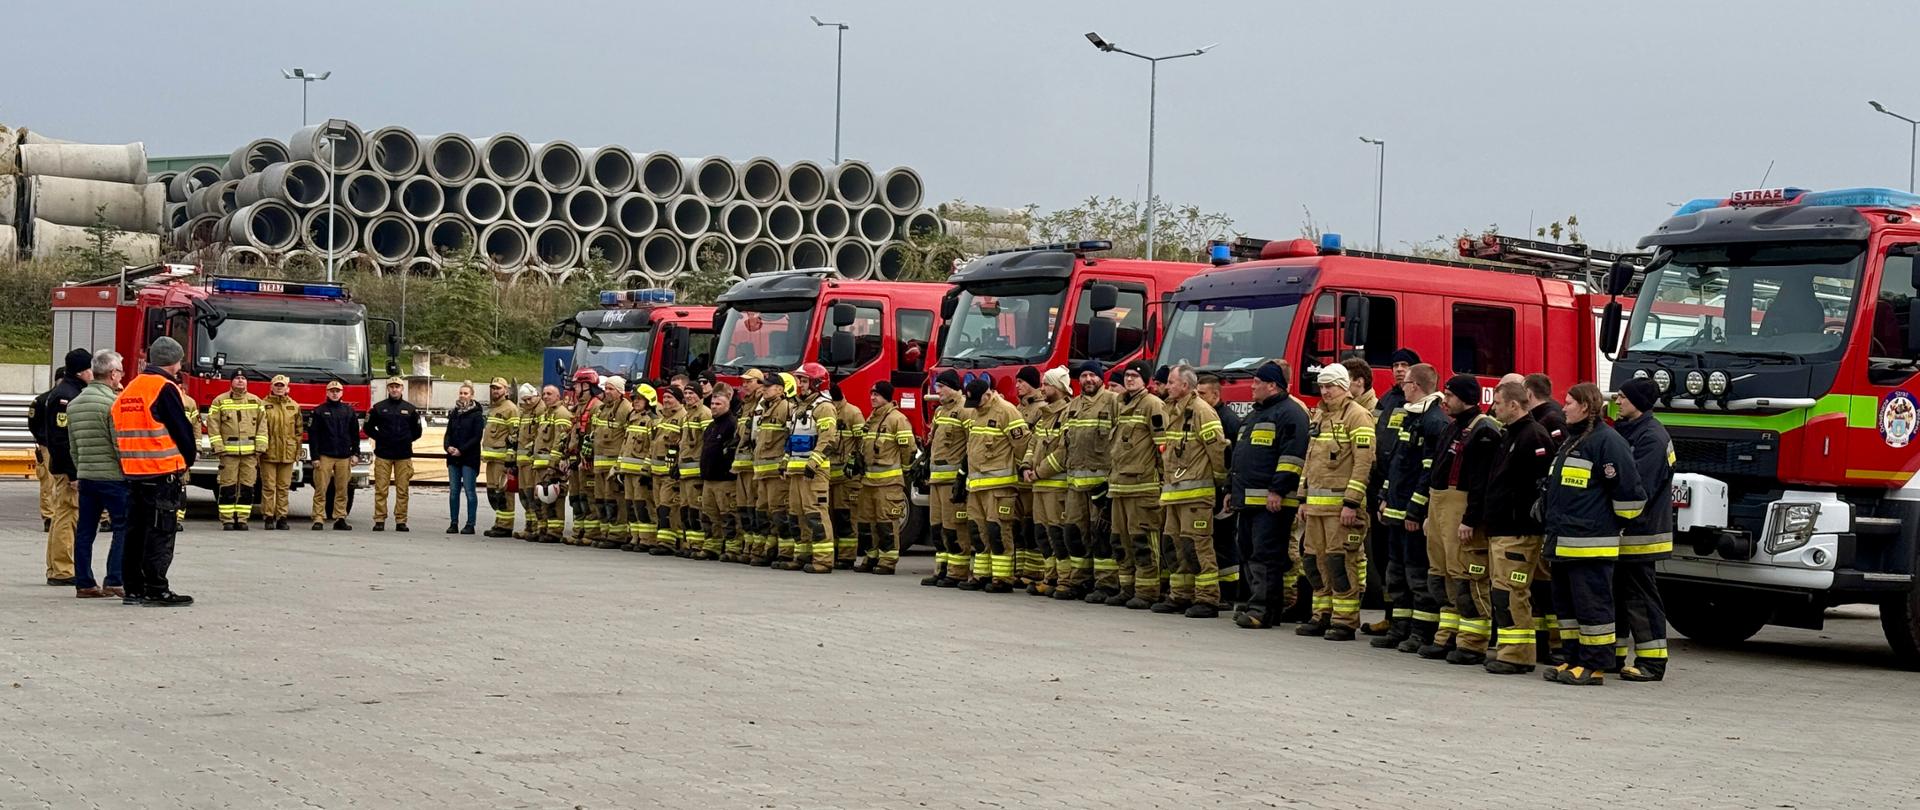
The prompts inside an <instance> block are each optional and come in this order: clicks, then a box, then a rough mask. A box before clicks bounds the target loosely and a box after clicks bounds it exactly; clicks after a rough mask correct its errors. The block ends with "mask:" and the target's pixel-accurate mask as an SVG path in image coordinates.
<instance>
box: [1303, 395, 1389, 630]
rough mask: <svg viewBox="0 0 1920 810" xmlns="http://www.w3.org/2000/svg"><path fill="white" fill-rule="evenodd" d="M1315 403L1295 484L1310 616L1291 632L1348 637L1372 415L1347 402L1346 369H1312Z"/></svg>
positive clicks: (1355, 614)
mask: <svg viewBox="0 0 1920 810" xmlns="http://www.w3.org/2000/svg"><path fill="white" fill-rule="evenodd" d="M1317 381H1318V382H1319V384H1320V404H1319V405H1318V406H1316V407H1315V408H1314V409H1313V413H1312V414H1310V415H1309V417H1310V421H1309V422H1308V426H1307V435H1308V437H1309V439H1310V441H1309V443H1308V445H1307V458H1306V463H1305V464H1303V465H1301V466H1302V470H1301V482H1300V483H1301V487H1302V488H1303V489H1305V490H1306V493H1307V500H1306V504H1305V505H1304V506H1302V507H1301V508H1300V517H1301V520H1302V521H1303V522H1305V523H1306V537H1305V541H1304V543H1303V546H1302V554H1301V558H1302V564H1303V565H1304V566H1305V568H1306V575H1307V581H1308V582H1310V583H1312V585H1313V616H1312V618H1311V619H1310V620H1309V621H1308V622H1307V623H1306V624H1303V625H1300V627H1298V628H1296V630H1295V632H1297V633H1299V634H1300V635H1303V636H1311V635H1319V636H1322V637H1324V638H1326V639H1327V640H1329V641H1352V640H1353V637H1354V632H1355V630H1357V629H1358V628H1359V626H1360V594H1361V592H1362V590H1363V589H1364V588H1365V585H1366V583H1365V582H1364V581H1363V579H1362V577H1361V565H1362V564H1363V563H1364V561H1365V560H1366V555H1367V547H1366V535H1367V515H1366V504H1367V480H1368V475H1369V474H1371V472H1372V468H1373V436H1374V421H1373V414H1371V413H1368V412H1367V409H1366V408H1363V407H1360V404H1359V403H1357V402H1354V401H1353V388H1352V387H1351V386H1350V383H1351V382H1352V379H1351V378H1350V376H1349V375H1348V373H1347V367H1346V366H1343V365H1340V364H1338V363H1329V364H1327V365H1325V366H1323V367H1321V369H1320V373H1319V375H1318V377H1317Z"/></svg>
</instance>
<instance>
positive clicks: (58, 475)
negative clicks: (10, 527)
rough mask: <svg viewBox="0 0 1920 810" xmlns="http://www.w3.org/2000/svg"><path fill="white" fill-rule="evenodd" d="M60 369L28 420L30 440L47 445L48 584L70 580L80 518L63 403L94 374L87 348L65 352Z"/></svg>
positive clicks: (45, 446)
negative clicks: (50, 512)
mask: <svg viewBox="0 0 1920 810" xmlns="http://www.w3.org/2000/svg"><path fill="white" fill-rule="evenodd" d="M63 368H64V369H65V372H66V373H65V374H63V375H61V378H60V381H59V382H57V383H55V384H54V385H53V387H52V388H49V389H47V391H46V393H44V394H41V395H40V396H39V397H38V398H37V399H36V400H35V404H34V407H33V410H32V411H31V413H30V414H29V417H28V420H27V426H28V428H29V429H30V432H31V433H32V434H33V438H34V443H35V444H38V445H40V446H41V447H44V448H46V457H47V473H48V475H50V476H52V479H51V482H50V484H49V486H50V487H51V495H52V499H53V503H52V506H53V517H52V522H51V523H50V524H48V525H47V584H48V585H73V584H74V582H75V580H74V566H73V532H74V528H75V526H76V525H78V522H79V515H80V484H79V479H78V477H77V476H78V472H77V471H76V470H75V469H74V465H73V450H72V448H71V446H70V444H69V442H68V439H67V405H68V403H71V402H72V401H73V399H74V398H75V397H78V396H80V392H81V391H83V390H85V389H86V387H87V385H88V384H89V383H90V382H91V381H92V380H93V354H92V353H90V352H88V351H87V350H86V349H73V350H72V351H69V352H67V356H66V358H65V362H64V366H63Z"/></svg>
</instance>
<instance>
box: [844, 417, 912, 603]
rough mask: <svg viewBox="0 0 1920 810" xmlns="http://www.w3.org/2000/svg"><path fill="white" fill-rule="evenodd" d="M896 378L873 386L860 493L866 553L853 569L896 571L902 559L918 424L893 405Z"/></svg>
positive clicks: (857, 519) (857, 512) (859, 530)
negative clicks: (909, 469) (909, 474)
mask: <svg viewBox="0 0 1920 810" xmlns="http://www.w3.org/2000/svg"><path fill="white" fill-rule="evenodd" d="M893 393H894V391H893V383H890V382H887V381H886V380H881V381H880V382H878V383H875V384H874V386H873V393H871V394H869V395H868V396H869V397H871V399H872V403H871V405H872V413H871V414H869V415H868V417H867V420H866V431H865V432H864V433H863V434H862V435H861V437H860V449H859V451H858V453H859V458H860V467H861V472H860V493H859V496H858V498H859V500H858V502H857V503H855V504H854V510H853V522H854V531H855V533H856V534H858V535H859V537H860V538H861V546H862V547H863V548H865V550H866V556H865V557H864V558H863V559H861V560H859V561H857V562H856V563H855V564H854V567H853V570H855V571H861V572H872V573H875V574H892V573H893V570H894V566H896V565H897V564H898V563H899V561H900V524H901V522H902V521H903V520H904V519H905V518H906V514H907V478H906V471H907V464H908V463H910V462H912V461H913V423H911V422H908V421H907V417H906V415H905V414H903V413H901V412H900V409H899V408H896V407H894V405H893Z"/></svg>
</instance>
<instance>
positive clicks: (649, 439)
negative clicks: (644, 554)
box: [608, 383, 660, 552]
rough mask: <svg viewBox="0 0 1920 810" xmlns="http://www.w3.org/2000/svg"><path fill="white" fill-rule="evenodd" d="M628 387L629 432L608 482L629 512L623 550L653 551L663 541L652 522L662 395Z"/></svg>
mask: <svg viewBox="0 0 1920 810" xmlns="http://www.w3.org/2000/svg"><path fill="white" fill-rule="evenodd" d="M629 386H630V387H632V388H633V396H631V397H629V398H628V400H629V403H628V404H629V405H630V408H629V410H628V411H627V428H626V431H625V436H623V437H622V438H621V441H620V455H619V458H618V459H617V460H616V461H615V462H614V476H613V477H612V478H610V479H609V481H608V482H609V483H610V484H612V485H613V486H614V489H615V490H616V491H618V493H619V498H620V499H621V501H622V504H623V505H622V507H621V508H623V509H625V510H626V511H627V536H626V539H625V540H624V541H623V542H622V544H621V546H620V550H621V551H635V552H640V551H652V550H653V547H654V545H655V544H656V543H658V542H659V537H660V526H659V524H657V523H654V522H653V521H654V517H653V424H654V422H656V421H658V419H659V416H658V413H657V412H656V409H655V406H656V403H658V402H659V400H660V392H659V390H658V389H655V388H654V387H653V386H652V385H649V384H647V383H629Z"/></svg>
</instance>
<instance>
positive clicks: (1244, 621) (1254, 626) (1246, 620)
mask: <svg viewBox="0 0 1920 810" xmlns="http://www.w3.org/2000/svg"><path fill="white" fill-rule="evenodd" d="M1233 623H1234V624H1235V625H1237V626H1239V627H1241V628H1244V629H1247V630H1265V629H1267V628H1269V627H1271V626H1272V625H1269V624H1267V623H1266V621H1265V620H1264V619H1262V618H1261V617H1259V616H1255V615H1253V614H1252V613H1248V612H1246V611H1244V610H1242V611H1239V612H1237V613H1235V614H1233Z"/></svg>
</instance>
